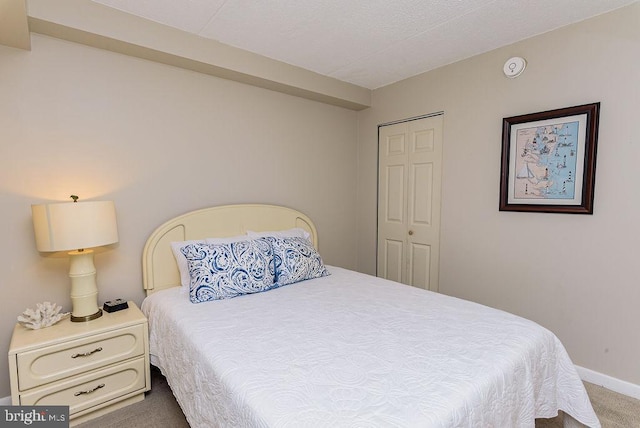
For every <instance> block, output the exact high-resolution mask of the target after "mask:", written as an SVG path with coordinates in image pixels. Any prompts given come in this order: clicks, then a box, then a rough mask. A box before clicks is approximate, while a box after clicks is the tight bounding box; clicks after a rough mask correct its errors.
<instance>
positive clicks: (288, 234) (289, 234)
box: [247, 227, 311, 240]
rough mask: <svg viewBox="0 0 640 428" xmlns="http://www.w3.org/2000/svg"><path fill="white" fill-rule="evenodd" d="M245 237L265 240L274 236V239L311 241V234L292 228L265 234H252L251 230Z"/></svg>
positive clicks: (298, 228)
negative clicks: (303, 239)
mask: <svg viewBox="0 0 640 428" xmlns="http://www.w3.org/2000/svg"><path fill="white" fill-rule="evenodd" d="M247 235H249V236H251V237H253V238H265V237H268V236H275V237H276V238H296V237H297V238H305V239H307V240H311V234H310V233H309V232H307V231H306V230H304V229H302V228H300V227H294V228H292V229H286V230H272V231H267V232H254V231H253V230H247Z"/></svg>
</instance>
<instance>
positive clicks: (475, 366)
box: [142, 204, 600, 428]
mask: <svg viewBox="0 0 640 428" xmlns="http://www.w3.org/2000/svg"><path fill="white" fill-rule="evenodd" d="M292 228H296V229H297V230H300V229H301V230H304V231H305V233H306V236H307V237H308V239H309V241H310V242H311V243H312V244H313V246H314V247H315V248H317V247H318V236H317V231H316V228H315V226H314V224H313V222H312V221H311V219H310V218H309V217H307V216H306V215H304V214H303V213H301V212H299V211H297V210H293V209H290V208H286V207H279V206H271V205H255V204H247V205H231V206H221V207H212V208H207V209H203V210H198V211H194V212H190V213H186V214H184V215H181V216H179V217H176V218H174V219H171V220H169V221H167V222H166V223H164V224H163V225H161V226H159V227H158V228H157V229H156V230H155V231H154V232H153V234H152V235H151V236H150V237H149V239H148V240H147V243H146V245H145V248H144V253H143V277H144V278H143V279H144V287H145V289H146V291H147V297H146V298H145V300H144V302H143V304H142V310H143V312H144V313H145V315H146V316H147V318H148V319H149V330H150V351H151V362H152V364H154V365H155V366H157V367H159V368H160V370H161V371H162V373H163V374H164V375H165V376H166V378H167V381H168V383H169V385H170V387H171V389H172V391H173V393H174V395H175V397H176V399H177V401H178V403H179V404H180V406H181V408H182V409H183V411H184V413H185V416H186V418H187V420H188V422H189V424H190V425H191V426H192V427H194V428H195V427H214V426H221V427H413V426H421V427H533V426H534V424H535V422H534V420H535V418H551V417H555V416H556V415H557V414H558V411H563V412H564V413H565V418H564V420H565V426H568V425H575V426H581V424H584V425H586V426H589V427H599V426H600V423H599V421H598V419H597V417H596V415H595V413H594V411H593V409H592V407H591V404H590V402H589V398H588V396H587V393H586V391H585V389H584V386H583V384H582V382H581V380H580V378H579V377H578V374H577V372H576V370H575V368H574V366H573V364H572V362H571V360H570V358H569V356H568V355H567V353H566V351H565V349H564V347H563V345H562V344H561V343H560V341H559V340H558V339H557V338H556V336H555V335H553V334H552V333H551V332H550V331H548V330H546V329H544V328H542V327H541V326H539V325H537V324H535V323H533V322H531V321H528V320H526V319H523V318H520V317H517V316H515V315H512V314H509V313H506V312H503V311H499V310H495V309H492V308H488V307H486V306H482V305H479V304H475V303H472V302H468V301H464V300H461V299H457V298H454V297H450V296H445V295H442V294H438V293H434V292H430V291H425V290H421V289H417V288H413V287H410V286H406V285H402V284H398V283H395V282H391V281H387V280H384V279H381V278H376V277H372V276H369V275H364V274H360V273H357V272H353V271H349V270H346V269H342V268H339V267H335V266H326V271H327V273H328V275H324V276H320V277H317V278H314V279H308V280H303V281H299V282H295V283H292V284H289V285H286V286H281V287H277V288H273V289H270V290H268V291H265V292H257V293H253V294H246V295H242V296H239V297H234V298H228V299H221V300H212V301H206V302H203V303H196V304H194V303H192V302H191V300H190V298H191V293H190V290H189V286H186V287H185V286H183V285H181V281H182V278H181V273H180V270H179V269H178V267H177V263H176V258H175V257H174V253H173V251H172V249H171V243H172V242H177V241H181V242H182V241H186V242H191V241H193V240H199V239H205V238H211V237H216V238H224V237H231V236H243V235H245V234H246V233H248V232H250V231H280V230H287V229H292ZM182 248H187V247H184V246H183V247H182ZM274 248H275V247H274ZM185 251H186V250H185ZM274 251H275V250H274ZM274 254H275V253H274ZM190 263H192V262H190Z"/></svg>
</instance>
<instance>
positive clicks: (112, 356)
mask: <svg viewBox="0 0 640 428" xmlns="http://www.w3.org/2000/svg"><path fill="white" fill-rule="evenodd" d="M144 353H145V340H144V327H143V325H135V326H131V327H127V328H122V329H118V330H113V331H110V332H106V333H102V334H97V335H94V336H91V337H86V338H83V339H78V340H73V341H69V342H65V343H60V344H57V345H53V346H47V347H43V348H40V349H36V350H33V351H28V352H22V353H19V354H18V355H17V364H18V372H19V373H20V375H19V377H18V386H19V389H20V391H25V390H27V389H29V388H34V387H36V386H40V385H44V384H47V383H49V382H54V381H57V380H60V379H63V378H66V377H69V376H73V375H76V374H79V373H82V372H85V371H88V370H92V369H95V368H99V367H104V366H106V365H108V364H113V363H117V362H118V361H123V360H126V359H128V358H132V357H135V356H138V355H143V354H144Z"/></svg>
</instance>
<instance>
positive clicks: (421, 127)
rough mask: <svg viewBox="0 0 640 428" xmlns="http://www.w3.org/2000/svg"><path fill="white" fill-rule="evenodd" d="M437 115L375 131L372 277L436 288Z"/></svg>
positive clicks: (439, 128) (439, 123)
mask: <svg viewBox="0 0 640 428" xmlns="http://www.w3.org/2000/svg"><path fill="white" fill-rule="evenodd" d="M442 119H443V117H442V115H439V116H432V117H427V118H423V119H417V120H410V121H407V122H402V123H397V124H393V125H388V126H381V127H380V130H379V141H378V143H379V156H378V159H379V164H378V177H379V178H378V276H381V277H383V278H387V279H391V280H394V281H398V282H402V283H404V284H409V285H413V286H416V287H420V288H425V289H428V290H434V291H437V290H438V264H439V246H440V242H439V241H440V200H441V175H442V121H443V120H442Z"/></svg>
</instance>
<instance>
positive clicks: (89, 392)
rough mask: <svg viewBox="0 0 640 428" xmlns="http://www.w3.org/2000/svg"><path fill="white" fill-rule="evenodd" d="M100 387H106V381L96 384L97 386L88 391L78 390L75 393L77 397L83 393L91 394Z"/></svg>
mask: <svg viewBox="0 0 640 428" xmlns="http://www.w3.org/2000/svg"><path fill="white" fill-rule="evenodd" d="M100 388H104V383H101V384H100V385H98V386H96V387H95V388H92V389H87V390H86V391H78V392H76V393H75V394H73V395H74V396H75V397H77V396H79V395H82V394H91V393H92V392H94V391H97V390H98V389H100Z"/></svg>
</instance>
